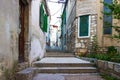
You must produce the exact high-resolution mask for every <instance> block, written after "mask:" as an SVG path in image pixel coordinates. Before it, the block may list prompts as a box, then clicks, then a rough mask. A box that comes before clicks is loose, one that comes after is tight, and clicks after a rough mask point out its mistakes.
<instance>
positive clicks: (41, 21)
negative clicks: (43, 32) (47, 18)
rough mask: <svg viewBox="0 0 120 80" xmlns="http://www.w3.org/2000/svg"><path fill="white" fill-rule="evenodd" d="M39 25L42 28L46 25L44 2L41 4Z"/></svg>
mask: <svg viewBox="0 0 120 80" xmlns="http://www.w3.org/2000/svg"><path fill="white" fill-rule="evenodd" d="M39 25H40V28H41V29H43V26H44V9H43V4H41V6H40V16H39Z"/></svg>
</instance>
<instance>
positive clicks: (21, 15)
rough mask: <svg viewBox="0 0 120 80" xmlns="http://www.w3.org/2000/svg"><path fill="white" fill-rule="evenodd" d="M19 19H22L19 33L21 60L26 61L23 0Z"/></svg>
mask: <svg viewBox="0 0 120 80" xmlns="http://www.w3.org/2000/svg"><path fill="white" fill-rule="evenodd" d="M19 15H20V17H19V20H20V25H19V26H20V34H19V57H18V59H19V62H24V60H25V56H24V55H25V50H24V48H25V46H24V43H25V39H24V31H25V29H24V28H25V27H24V26H25V25H24V23H25V5H24V3H23V2H22V0H19Z"/></svg>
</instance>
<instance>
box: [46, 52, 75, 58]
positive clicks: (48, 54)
mask: <svg viewBox="0 0 120 80" xmlns="http://www.w3.org/2000/svg"><path fill="white" fill-rule="evenodd" d="M45 57H75V55H74V53H64V52H60V51H59V52H57V51H55V52H53V51H50V52H46V54H45Z"/></svg>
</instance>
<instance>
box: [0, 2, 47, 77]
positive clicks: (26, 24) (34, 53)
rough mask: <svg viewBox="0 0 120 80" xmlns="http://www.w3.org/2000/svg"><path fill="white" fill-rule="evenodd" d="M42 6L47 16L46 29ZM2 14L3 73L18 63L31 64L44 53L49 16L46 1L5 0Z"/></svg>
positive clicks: (0, 63)
mask: <svg viewBox="0 0 120 80" xmlns="http://www.w3.org/2000/svg"><path fill="white" fill-rule="evenodd" d="M41 5H43V6H42V8H43V10H44V14H45V15H46V16H45V19H44V21H43V23H44V26H43V27H42V28H41V24H43V23H40V17H39V16H40V12H41V9H40V6H41ZM0 17H1V18H0V28H1V29H0V73H1V71H3V70H5V69H10V68H12V66H13V64H14V63H15V62H18V63H27V66H29V65H31V64H32V62H33V61H36V60H37V59H40V58H42V57H43V56H44V53H45V45H46V42H45V41H46V35H45V33H46V32H47V26H48V24H47V23H46V22H47V21H48V19H49V10H48V7H47V3H46V0H32V1H31V0H1V2H0ZM45 20H46V21H45ZM43 28H44V29H43ZM0 75H1V74H0Z"/></svg>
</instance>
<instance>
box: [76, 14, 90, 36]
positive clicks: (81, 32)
mask: <svg viewBox="0 0 120 80" xmlns="http://www.w3.org/2000/svg"><path fill="white" fill-rule="evenodd" d="M89 35H90V29H89V15H84V16H80V17H79V21H78V37H79V38H86V37H89Z"/></svg>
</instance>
